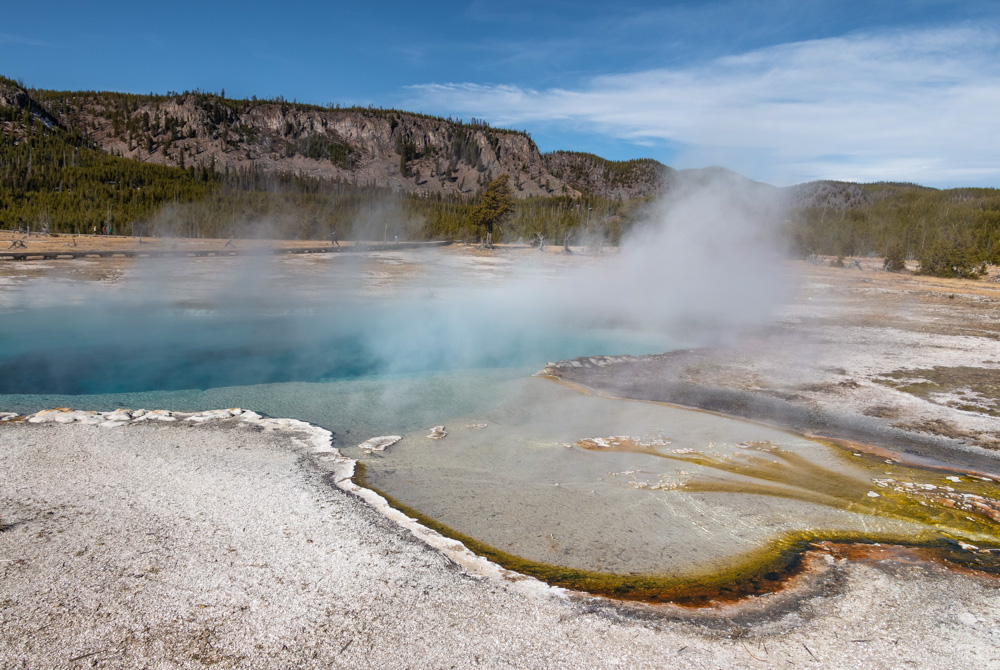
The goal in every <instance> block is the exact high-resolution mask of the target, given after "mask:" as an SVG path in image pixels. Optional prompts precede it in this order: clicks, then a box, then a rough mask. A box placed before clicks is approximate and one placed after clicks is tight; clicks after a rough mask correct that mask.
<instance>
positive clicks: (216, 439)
mask: <svg viewBox="0 0 1000 670" xmlns="http://www.w3.org/2000/svg"><path fill="white" fill-rule="evenodd" d="M300 437H302V440H305V439H307V438H306V437H305V436H300ZM302 440H299V439H296V435H295V434H294V431H289V430H283V431H275V432H266V431H261V430H259V429H257V428H254V427H252V426H248V425H246V424H245V423H241V422H239V421H237V420H235V419H230V420H226V421H218V422H208V423H205V424H203V425H191V424H189V423H175V424H169V425H155V424H141V425H140V424H131V425H125V426H121V427H117V428H110V429H109V428H106V427H99V426H91V425H80V424H74V425H58V424H51V423H50V424H42V425H29V424H24V423H0V517H2V522H3V524H5V526H4V531H3V532H2V533H0V575H2V581H0V667H3V668H19V667H31V668H63V667H89V666H94V667H122V668H124V667H129V668H131V667H149V668H161V667H163V668H166V667H201V666H208V665H210V666H212V667H216V668H236V667H239V668H245V667H251V668H283V667H296V668H309V667H324V668H325V667H350V668H355V667H365V668H368V667H384V668H398V667H414V668H423V667H431V668H439V667H440V668H445V667H461V668H464V667H478V666H483V667H497V668H499V667H526V668H536V667H538V668H542V667H566V668H570V667H572V668H577V667H628V668H635V667H657V668H663V667H669V668H731V667H746V668H760V667H768V666H781V667H785V666H790V665H794V666H803V665H804V666H808V667H823V668H842V667H845V668H846V667H850V668H857V669H862V668H899V667H919V668H956V667H970V668H971V667H975V668H990V667H1000V590H998V586H997V581H996V580H992V579H984V578H978V577H970V576H963V575H958V574H954V573H948V572H946V571H944V570H943V569H940V568H936V567H926V566H925V567H921V566H915V565H902V564H899V563H885V564H852V565H838V566H836V567H835V568H834V569H833V574H834V576H835V577H836V579H833V581H832V583H833V584H835V585H836V587H835V588H833V587H831V588H827V589H826V590H825V591H824V592H823V593H822V594H821V595H816V596H812V597H809V598H805V599H803V600H801V601H800V602H799V603H798V605H797V606H796V607H794V608H793V609H792V610H791V611H788V612H786V613H785V614H783V615H778V616H775V617H772V618H770V619H767V618H763V619H756V620H752V619H745V618H744V619H739V620H736V619H727V617H726V615H725V614H720V615H718V616H716V617H714V619H708V620H704V621H701V620H698V619H694V620H692V619H690V618H688V619H685V618H684V617H679V616H677V613H676V612H667V613H666V615H665V616H659V617H645V618H637V617H632V616H627V615H625V614H622V613H621V612H620V611H618V610H616V609H614V608H609V607H605V606H600V605H599V604H598V603H595V602H594V601H593V600H578V599H564V598H555V597H551V596H549V597H544V596H537V595H535V596H532V595H528V594H525V593H523V592H522V591H521V590H519V589H516V588H513V587H512V585H510V584H506V583H504V582H502V581H496V580H491V579H483V578H475V577H472V576H470V575H468V574H467V573H465V572H464V571H463V570H462V569H460V568H458V567H456V566H455V565H454V564H452V563H450V562H449V561H448V560H447V559H445V558H444V557H443V556H442V555H441V554H439V553H438V552H437V551H435V550H432V549H430V548H429V547H427V545H425V544H423V543H422V542H420V541H418V540H416V539H414V538H413V536H412V535H410V533H409V532H408V531H403V530H401V529H399V528H398V527H397V526H396V525H394V524H393V523H391V522H390V521H388V520H387V519H386V518H384V517H383V516H381V515H380V514H379V513H377V512H375V511H374V510H373V509H372V508H370V507H369V506H368V505H367V504H365V503H363V502H362V501H360V500H359V499H357V498H355V497H353V496H351V495H349V494H347V493H345V492H343V491H341V490H339V489H337V488H335V487H334V486H332V485H331V484H329V481H328V479H324V475H325V472H326V469H325V468H324V466H323V465H322V464H321V463H320V462H319V461H317V460H316V459H315V455H314V454H311V453H310V450H309V449H308V448H307V447H306V445H305V444H304V442H303V441H302Z"/></svg>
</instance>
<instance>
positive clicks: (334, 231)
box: [330, 228, 340, 247]
mask: <svg viewBox="0 0 1000 670" xmlns="http://www.w3.org/2000/svg"><path fill="white" fill-rule="evenodd" d="M330 244H331V245H334V244H335V245H337V246H338V247H339V246H340V242H338V241H337V229H336V228H333V229H332V230H330Z"/></svg>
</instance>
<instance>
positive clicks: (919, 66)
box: [407, 25, 1000, 185]
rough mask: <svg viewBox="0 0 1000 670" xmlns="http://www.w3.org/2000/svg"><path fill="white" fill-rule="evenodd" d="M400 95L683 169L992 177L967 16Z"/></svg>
mask: <svg viewBox="0 0 1000 670" xmlns="http://www.w3.org/2000/svg"><path fill="white" fill-rule="evenodd" d="M410 93H411V94H412V97H411V99H410V100H408V101H407V104H408V105H409V106H410V107H412V108H417V109H424V110H428V111H432V110H433V111H447V112H448V113H449V114H458V115H468V116H476V117H478V118H485V119H490V120H492V121H494V122H495V123H498V124H504V125H514V126H517V127H521V126H531V125H532V124H542V125H546V124H562V125H564V126H566V127H569V128H574V129H575V130H577V131H578V132H582V133H592V134H601V135H605V136H611V137H615V138H617V139H619V140H622V141H625V142H631V143H635V144H637V145H644V146H653V147H655V146H672V147H676V146H678V145H680V146H682V147H684V148H683V150H682V153H681V154H680V155H678V156H677V157H676V159H675V161H674V162H675V164H678V165H680V166H684V165H691V166H694V165H703V164H707V163H722V164H725V165H727V166H728V167H733V168H734V169H740V170H742V171H746V172H747V173H748V174H750V175H751V176H754V177H757V178H761V179H767V180H770V181H775V182H780V183H790V182H794V181H803V180H808V179H816V178H841V179H857V180H874V179H893V180H911V181H917V182H921V183H927V184H939V185H950V184H959V183H964V184H970V183H974V184H992V185H1000V114H998V113H997V109H1000V35H998V34H997V32H996V31H994V30H990V29H987V28H982V27H976V26H968V25H964V26H958V27H953V28H948V29H937V30H924V31H909V32H890V33H880V34H871V33H869V34H860V35H852V36H845V37H838V38H830V39H821V40H812V41H804V42H794V43H788V44H782V45H778V46H772V47H768V48H764V49H759V50H754V51H749V52H746V53H743V54H739V55H736V56H728V57H724V58H717V59H714V60H711V61H708V62H704V63H698V64H693V65H688V66H683V67H674V68H664V69H653V70H647V71H642V72H631V73H623V74H613V75H605V76H600V77H595V78H592V79H590V80H589V81H588V82H586V83H585V84H584V85H582V86H579V87H576V88H546V89H531V88H523V87H520V86H516V85H493V84H476V83H460V84H426V85H420V86H414V87H412V88H411V89H410ZM567 148H575V147H567ZM640 153H641V152H640Z"/></svg>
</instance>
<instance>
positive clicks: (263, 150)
mask: <svg viewBox="0 0 1000 670" xmlns="http://www.w3.org/2000/svg"><path fill="white" fill-rule="evenodd" d="M31 93H32V97H34V98H35V99H37V100H38V102H39V103H40V104H41V106H42V107H44V108H45V109H46V110H48V111H49V112H50V113H51V115H52V116H53V117H55V118H56V119H58V121H59V122H60V123H62V124H63V125H65V126H66V127H67V128H70V129H73V130H76V131H78V132H80V133H82V134H84V135H85V136H86V137H87V138H89V139H90V140H91V141H92V142H94V143H95V144H96V145H97V146H99V147H100V148H102V149H103V150H105V151H107V152H109V153H112V154H114V155H118V156H123V157H127V158H132V159H135V160H139V161H143V162H148V163H159V164H163V165H171V166H179V167H191V166H194V167H206V168H208V167H211V168H214V169H215V170H218V171H220V172H225V171H227V170H228V171H231V172H232V171H240V170H248V169H252V170H253V171H255V172H258V173H260V172H263V173H272V172H284V173H294V174H301V175H305V176H310V177H320V178H323V179H329V180H338V181H342V182H348V183H352V184H358V185H364V186H380V187H389V188H393V189H395V190H400V191H405V192H409V193H417V194H423V195H430V194H444V195H457V194H463V193H474V192H475V191H477V190H478V189H479V188H480V187H481V186H482V185H483V184H485V183H487V182H488V181H489V180H490V179H491V178H492V177H495V176H497V175H499V174H502V173H508V174H510V175H511V178H512V183H513V184H514V185H515V187H516V189H515V192H516V195H517V196H518V197H527V196H539V195H541V196H544V195H569V196H571V197H576V196H578V195H579V191H578V189H575V188H573V187H572V186H570V185H569V184H568V183H567V180H566V179H563V178H560V177H558V176H556V175H555V174H553V173H552V172H551V171H550V169H549V168H548V167H547V165H546V161H545V160H544V159H543V157H542V155H541V154H540V153H539V151H538V147H537V146H536V145H535V143H534V142H533V141H532V140H531V138H530V137H529V136H528V135H527V134H526V133H522V132H514V131H509V130H504V129H497V128H491V127H490V126H488V125H487V124H485V123H481V122H476V121H475V120H473V122H472V123H462V122H457V121H452V120H450V119H440V118H435V117H430V116H423V115H419V114H412V113H407V112H401V111H397V110H386V109H375V108H368V109H364V108H346V109H341V108H337V107H316V106H311V105H304V104H298V103H291V102H287V101H284V100H280V99H279V100H268V101H258V100H232V99H229V98H225V97H223V96H221V95H215V94H207V93H184V94H178V95H167V96H152V95H130V94H121V93H106V92H63V91H43V90H36V91H32V92H31Z"/></svg>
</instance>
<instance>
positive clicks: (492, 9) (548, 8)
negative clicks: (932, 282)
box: [0, 0, 1000, 187]
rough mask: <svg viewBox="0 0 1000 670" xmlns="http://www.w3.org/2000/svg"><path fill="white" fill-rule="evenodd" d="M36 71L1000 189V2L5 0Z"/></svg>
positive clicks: (0, 44)
mask: <svg viewBox="0 0 1000 670" xmlns="http://www.w3.org/2000/svg"><path fill="white" fill-rule="evenodd" d="M0 2H2V4H0V6H2V14H0V15H2V16H3V17H4V20H3V22H2V23H0V74H4V75H5V76H8V77H13V78H18V79H22V80H23V81H24V83H25V84H26V85H27V86H30V87H39V88H53V89H72V90H78V89H101V90H118V91H131V92H138V93H145V92H150V91H153V92H157V93H163V92H166V91H183V90H187V89H201V90H206V91H219V90H221V89H225V91H226V95H227V96H230V97H250V96H252V95H256V96H258V97H271V96H277V95H283V96H284V97H285V98H287V99H290V100H291V99H296V100H299V101H302V102H310V103H315V104H327V103H340V104H342V105H351V104H361V105H368V104H374V105H376V106H383V107H397V108H402V109H407V110H411V111H418V112H424V113H429V114H436V115H440V116H452V117H454V118H464V119H469V118H470V117H476V118H481V119H486V120H488V121H490V122H491V123H493V124H494V125H501V126H505V127H512V128H517V129H524V130H528V131H529V132H530V133H531V134H532V137H533V138H534V139H535V141H536V142H537V143H538V145H539V148H540V149H541V150H542V151H553V150H556V149H571V150H576V151H590V152H593V153H596V154H599V155H601V156H604V157H606V158H611V159H616V160H624V159H629V158H640V157H651V158H656V159H657V160H660V161H662V162H664V163H666V164H668V165H671V166H674V167H678V168H684V167H702V166H707V165H723V166H725V167H728V168H731V169H733V170H736V171H738V172H740V173H742V174H745V175H747V176H749V177H752V178H754V179H759V180H761V181H768V182H771V183H775V184H792V183H798V182H802V181H808V180H811V179H821V178H830V179H845V180H850V181H878V180H893V181H913V182H917V183H921V184H926V185H931V186H939V187H950V186H960V185H966V186H994V187H998V186H1000V2H996V1H995V0H980V1H979V2H967V1H963V0H951V1H941V0H913V1H911V2H879V1H878V0H874V1H873V0H868V1H866V2H855V1H854V0H843V1H836V2H834V1H825V0H798V1H797V2H786V1H784V0H770V1H760V0H722V1H719V2H688V1H680V2H658V3H654V2H618V3H599V2H585V1H584V2H579V1H578V2H564V1H562V0H558V1H556V2H548V3H544V4H538V3H531V2H516V1H514V2H502V1H493V2H480V1H473V2H436V3H420V2H413V1H410V2H397V1H395V0H383V1H382V2H376V3H364V4H362V3H357V2H354V3H338V2H335V1H327V2H299V3H293V2H284V3H281V2H264V1H258V2H253V1H251V0H247V1H245V2H243V3H228V2H226V3H223V2H215V1H211V0H204V1H201V2H191V1H188V0H179V1H177V2H173V3H155V4H154V3H143V2H134V1H133V2H117V1H109V2H98V3H80V2H59V1H56V2H24V1H23V0H22V1H19V2H12V1H11V0H0Z"/></svg>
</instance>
